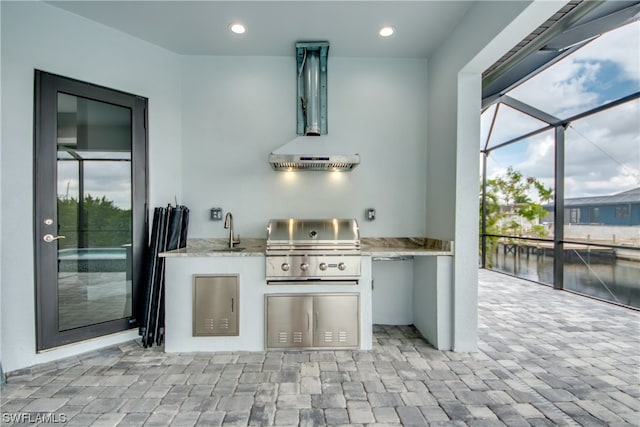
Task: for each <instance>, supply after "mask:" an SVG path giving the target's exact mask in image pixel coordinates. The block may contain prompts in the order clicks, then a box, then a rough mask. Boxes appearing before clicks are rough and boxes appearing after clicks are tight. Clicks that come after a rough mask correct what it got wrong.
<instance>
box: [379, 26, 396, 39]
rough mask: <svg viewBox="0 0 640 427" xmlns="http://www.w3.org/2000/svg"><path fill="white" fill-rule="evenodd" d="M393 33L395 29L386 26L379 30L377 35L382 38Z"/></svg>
mask: <svg viewBox="0 0 640 427" xmlns="http://www.w3.org/2000/svg"><path fill="white" fill-rule="evenodd" d="M395 31H396V30H395V28H393V27H392V26H390V25H387V26H385V27H382V28H380V31H379V32H378V34H380V36H382V37H389V36H390V35H392V34H393V33H394V32H395Z"/></svg>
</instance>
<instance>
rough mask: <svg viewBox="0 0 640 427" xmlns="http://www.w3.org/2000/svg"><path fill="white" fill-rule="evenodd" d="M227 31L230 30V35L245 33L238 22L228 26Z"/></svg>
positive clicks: (242, 26) (243, 27)
mask: <svg viewBox="0 0 640 427" xmlns="http://www.w3.org/2000/svg"><path fill="white" fill-rule="evenodd" d="M229 29H230V30H231V32H232V33H235V34H244V33H245V32H246V31H247V29H246V28H245V26H244V25H242V24H241V23H239V22H236V23H234V24H231V25H229Z"/></svg>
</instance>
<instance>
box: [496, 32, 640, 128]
mask: <svg viewBox="0 0 640 427" xmlns="http://www.w3.org/2000/svg"><path fill="white" fill-rule="evenodd" d="M639 52H640V22H639V21H635V22H632V23H630V24H627V25H625V26H624V27H621V28H618V29H616V30H614V31H610V32H607V33H604V34H603V35H601V36H600V37H598V38H597V39H595V40H593V41H591V42H590V43H588V44H587V45H585V46H584V47H582V48H580V49H578V50H577V51H576V52H574V53H572V54H571V55H569V56H567V57H566V58H564V59H562V60H561V61H558V62H557V63H555V64H554V65H552V66H550V67H549V68H547V69H546V70H544V71H542V72H540V73H539V74H537V75H536V76H534V77H532V78H531V79H529V80H527V81H526V82H524V83H522V84H521V85H520V86H518V87H516V88H514V89H513V90H511V91H510V92H509V93H508V95H509V96H511V97H513V98H516V99H518V100H520V101H522V102H525V103H527V104H529V105H532V106H534V107H536V108H538V109H539V110H542V111H544V112H546V113H548V114H551V115H553V116H556V117H559V118H561V119H567V118H569V117H573V116H575V115H576V114H579V113H583V112H585V111H589V110H591V109H593V108H595V107H599V106H601V105H604V104H606V103H607V102H610V101H611V100H614V99H619V98H622V97H624V96H626V95H630V94H632V93H635V92H637V91H638V90H640V79H639V78H638V76H639V75H640V70H639V64H640V54H639Z"/></svg>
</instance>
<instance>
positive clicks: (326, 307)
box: [313, 295, 360, 347]
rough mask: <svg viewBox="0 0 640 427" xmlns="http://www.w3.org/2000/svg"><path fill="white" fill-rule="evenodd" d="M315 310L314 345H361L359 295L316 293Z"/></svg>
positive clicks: (314, 298) (314, 299)
mask: <svg viewBox="0 0 640 427" xmlns="http://www.w3.org/2000/svg"><path fill="white" fill-rule="evenodd" d="M313 312H314V313H313V314H314V325H315V327H314V338H313V341H314V342H313V345H314V347H357V346H359V344H360V336H359V333H358V331H359V330H360V328H359V326H360V316H359V303H358V295H316V296H314V297H313Z"/></svg>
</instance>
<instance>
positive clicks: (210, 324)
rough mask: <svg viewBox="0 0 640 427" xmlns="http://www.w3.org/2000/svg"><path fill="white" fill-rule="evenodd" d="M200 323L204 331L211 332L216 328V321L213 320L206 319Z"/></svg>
mask: <svg viewBox="0 0 640 427" xmlns="http://www.w3.org/2000/svg"><path fill="white" fill-rule="evenodd" d="M202 323H203V327H204V328H205V329H209V330H213V329H215V328H216V321H215V320H214V319H211V318H207V319H204V322H202Z"/></svg>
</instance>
